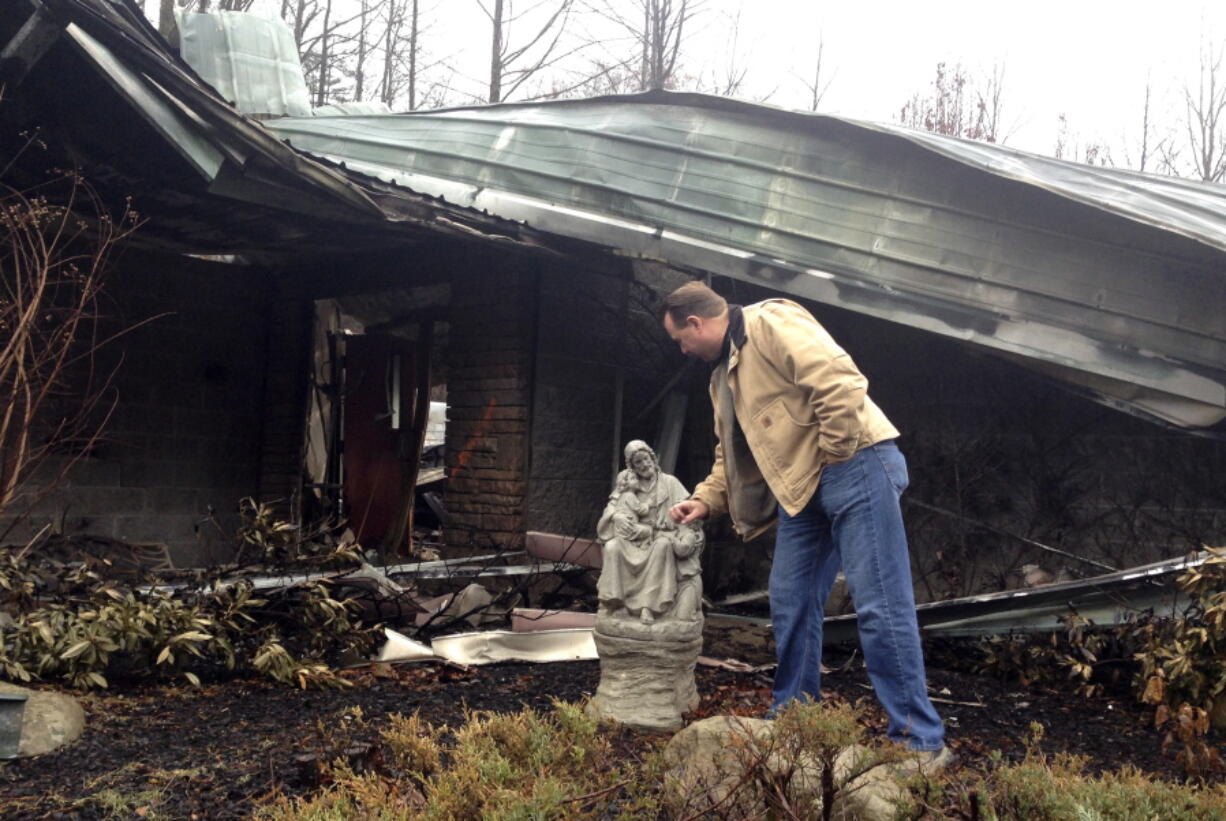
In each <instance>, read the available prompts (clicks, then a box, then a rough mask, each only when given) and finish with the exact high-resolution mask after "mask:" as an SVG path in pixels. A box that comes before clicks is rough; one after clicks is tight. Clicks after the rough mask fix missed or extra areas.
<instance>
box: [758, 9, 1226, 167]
mask: <svg viewBox="0 0 1226 821" xmlns="http://www.w3.org/2000/svg"><path fill="white" fill-rule="evenodd" d="M753 9H754V18H755V23H757V24H758V25H757V26H755V28H757V32H756V33H755V37H756V38H758V39H757V42H758V43H759V44H760V45H759V47H758V48H757V49H756V50H755V52H756V53H758V54H761V55H770V56H771V57H773V58H774V61H775V66H776V67H775V68H774V69H773V71H775V72H779V71H784V72H787V71H788V70H789V67H791V66H803V65H806V64H807V63H808V62H809V61H810V60H811V59H812V57H811V56H809V55H811V53H812V45H811V42H812V41H813V40H815V39H816V32H818V31H821V32H822V33H823V38H824V41H825V60H824V62H828V63H829V64H830V66H831V68H832V70H834V71H835V72H837V73H836V74H835V75H834V79H833V82H832V84H831V86H830V90H829V92H828V93H827V95H826V97H825V99H824V101H823V103H824V105H823V108H825V109H826V110H827V111H828V112H830V113H842V114H846V115H847V116H853V117H861V118H866V119H876V120H881V119H885V120H892V119H895V118H896V117H897V113H898V110H899V108H900V107H901V106H902V104H903V102H905V101H906V100H907V99H908V97H909V96H910V95H911V94H912V93H914V92H916V91H922V90H923V89H924V87H925V86H926V85H928V84H929V83H931V81H932V78H933V76H934V73H935V66H936V64H937V63H938V62H939V61H945V62H947V63H957V62H960V63H962V65H964V66H965V67H966V68H967V69H968V70H969V71H970V73H971V74H972V76H976V77H978V76H980V75H982V74H983V73H984V72H987V71H990V70H991V68H992V66H993V64H1001V65H1003V66H1004V68H1005V83H1004V88H1005V96H1004V100H1005V114H1006V120H1007V121H1008V122H1009V123H1010V124H1013V125H1015V126H1016V130H1015V131H1014V134H1013V137H1012V138H1011V139H1009V141H1008V142H1009V144H1010V145H1014V146H1016V147H1019V148H1025V149H1028V150H1032V151H1039V152H1042V153H1050V152H1051V151H1052V149H1053V148H1054V145H1055V137H1056V130H1057V117H1058V115H1059V114H1060V113H1064V114H1065V115H1066V116H1067V118H1068V121H1069V127H1070V129H1071V131H1073V132H1075V133H1076V134H1078V135H1079V136H1080V138H1081V139H1082V140H1086V141H1103V142H1106V143H1107V144H1108V145H1111V146H1113V147H1114V146H1115V145H1117V144H1119V142H1120V141H1121V140H1122V139H1123V138H1124V137H1125V135H1126V134H1127V135H1128V136H1129V137H1131V136H1132V134H1133V132H1136V134H1137V136H1138V137H1139V131H1140V123H1141V114H1142V107H1143V102H1144V93H1145V83H1146V76H1147V74H1148V75H1149V76H1150V77H1151V78H1152V85H1153V95H1154V100H1153V101H1152V103H1151V107H1153V108H1154V109H1155V111H1154V114H1156V115H1158V116H1157V120H1158V121H1159V122H1166V123H1169V124H1171V125H1173V123H1174V120H1175V119H1176V114H1177V112H1179V111H1181V110H1182V97H1181V96H1180V94H1181V89H1182V84H1183V83H1184V82H1189V83H1192V82H1194V81H1195V76H1196V71H1197V66H1198V59H1197V54H1198V49H1199V38H1200V35H1201V32H1202V31H1204V33H1205V35H1206V37H1207V38H1213V36H1214V34H1215V33H1217V34H1218V35H1219V36H1218V39H1217V40H1212V39H1211V40H1210V41H1211V42H1217V43H1220V42H1221V37H1220V35H1222V34H1226V19H1224V18H1226V3H1223V2H1220V1H1219V2H1218V3H1205V2H1202V0H1166V2H1162V3H1152V2H1151V3H1140V2H1136V0H1122V2H1101V1H1100V0H1064V1H1063V2H1055V1H1054V0H1025V1H1024V2H1015V3H1008V4H1006V3H998V2H991V0H986V1H985V0H979V1H978V2H974V1H973V0H929V2H894V0H890V1H889V2H875V3H874V2H869V3H863V4H856V3H840V4H834V3H820V2H803V1H802V2H796V0H757V1H756V2H755V3H754V4H753ZM763 68H765V61H763ZM790 93H791V94H795V93H796V91H795V89H794V85H793V87H792V88H791V89H790ZM777 101H778V102H780V103H784V104H786V103H788V102H793V103H795V104H802V103H803V100H802V99H799V98H797V99H794V100H785V99H784V93H783V90H782V89H781V92H780V94H779V95H778V97H777Z"/></svg>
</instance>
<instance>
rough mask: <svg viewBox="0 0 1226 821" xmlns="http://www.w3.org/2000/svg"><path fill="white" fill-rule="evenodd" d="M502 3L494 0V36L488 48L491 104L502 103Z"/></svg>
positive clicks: (499, 0) (501, 0)
mask: <svg viewBox="0 0 1226 821" xmlns="http://www.w3.org/2000/svg"><path fill="white" fill-rule="evenodd" d="M502 2H503V0H494V36H493V38H492V40H493V42H492V44H491V46H490V98H489V101H490V102H491V103H497V102H501V101H502Z"/></svg>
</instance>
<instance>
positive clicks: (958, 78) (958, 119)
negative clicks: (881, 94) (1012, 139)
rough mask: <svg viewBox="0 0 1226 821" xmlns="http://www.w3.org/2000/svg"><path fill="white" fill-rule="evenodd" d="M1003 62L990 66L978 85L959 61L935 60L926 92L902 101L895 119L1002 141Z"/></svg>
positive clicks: (953, 134) (947, 132) (938, 131)
mask: <svg viewBox="0 0 1226 821" xmlns="http://www.w3.org/2000/svg"><path fill="white" fill-rule="evenodd" d="M1004 79H1005V69H1004V66H1003V65H999V64H997V65H995V66H993V67H992V71H991V73H990V74H987V75H985V77H984V79H983V80H982V82H981V83H980V86H979V87H976V86H975V83H974V82H973V81H972V80H971V78H970V75H969V74H968V73H967V71H966V69H965V68H963V67H962V66H961V65H959V64H954V65H953V66H952V67H947V66H946V64H945V63H943V62H942V63H937V68H936V76H935V77H934V78H933V80H932V86H931V90H930V91H929V92H928V93H927V94H920V93H916V94H915V95H914V96H912V98H911V99H910V100H908V101H907V102H906V103H904V104H903V106H902V109H901V110H900V111H899V114H898V120H899V122H901V123H902V124H903V125H906V126H909V127H911V128H915V129H919V130H921V131H932V132H934V133H936V134H945V135H948V136H951V137H965V138H966V139H970V140H982V141H983V142H988V143H995V142H1004V141H1005V140H1006V139H1008V134H1007V133H1004V132H1003V110H1004V101H1003V98H1004Z"/></svg>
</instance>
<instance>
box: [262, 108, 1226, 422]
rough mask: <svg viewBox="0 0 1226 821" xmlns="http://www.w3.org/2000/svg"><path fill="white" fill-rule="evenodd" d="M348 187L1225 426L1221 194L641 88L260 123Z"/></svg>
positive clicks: (1225, 236)
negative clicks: (425, 198) (585, 246)
mask: <svg viewBox="0 0 1226 821" xmlns="http://www.w3.org/2000/svg"><path fill="white" fill-rule="evenodd" d="M268 126H269V128H270V129H272V130H273V131H274V132H275V133H278V134H280V135H282V136H284V137H286V138H288V139H289V140H290V142H291V144H292V145H294V146H295V147H297V148H299V149H301V150H304V151H306V152H308V153H311V154H315V155H318V156H322V157H326V158H328V159H330V160H333V161H335V162H342V163H344V164H345V165H346V167H347V168H348V169H349V170H351V171H354V172H360V173H363V174H370V175H373V176H376V177H379V178H381V179H384V180H387V181H394V182H396V183H398V184H401V185H404V186H407V187H409V188H411V189H413V190H415V191H420V192H425V193H430V194H433V195H437V196H443V197H445V198H447V199H448V200H450V201H452V202H456V203H458V204H461V205H466V206H470V207H474V208H480V209H483V210H487V211H489V212H490V213H493V214H496V215H499V216H503V217H506V218H510V219H519V220H524V221H526V222H528V223H529V224H530V225H532V226H534V227H536V228H539V229H541V230H544V231H549V232H554V233H558V234H563V235H566V236H571V237H577V238H580V239H585V240H590V241H595V242H598V243H601V244H603V245H606V246H608V247H611V248H615V249H617V250H618V251H619V252H622V253H630V254H635V255H639V256H643V257H649V258H653V259H660V260H664V261H666V262H670V263H672V264H675V265H681V266H690V267H693V268H700V269H705V270H710V271H714V272H717V273H723V274H727V275H730V276H734V277H738V278H741V279H745V280H750V281H755V282H758V283H760V284H764V285H767V286H769V287H772V288H774V289H777V290H780V291H783V292H786V293H791V294H794V295H797V296H801V297H806V298H810V299H814V300H817V301H820V302H826V303H829V304H834V305H839V306H842V307H845V308H849V309H851V310H855V311H859V312H862V313H867V314H871V315H874V316H879V317H883V318H886V319H890V320H893V321H897V322H901V323H904V324H908V325H911V326H914V327H918V328H922V329H925V330H930V331H934V332H937V333H941V334H944V335H946V336H951V337H954V338H958V339H962V340H965V341H968V342H972V343H975V344H978V345H981V346H984V347H987V348H990V349H994V350H996V351H999V352H1002V353H1006V354H1009V355H1012V356H1014V357H1019V358H1020V359H1021V360H1023V361H1025V362H1033V363H1036V364H1037V365H1039V366H1041V369H1044V370H1045V371H1046V372H1049V373H1053V374H1055V375H1057V376H1059V377H1060V378H1062V379H1065V380H1067V381H1071V382H1073V383H1075V384H1077V385H1079V386H1080V387H1081V388H1083V389H1085V390H1087V391H1089V392H1091V393H1093V394H1094V395H1096V396H1100V397H1106V398H1107V401H1110V402H1112V403H1122V404H1125V405H1127V406H1128V407H1130V408H1131V409H1133V410H1134V411H1140V412H1142V413H1145V414H1148V415H1150V416H1155V417H1158V418H1162V419H1165V420H1166V421H1170V422H1174V423H1176V424H1182V425H1185V426H1191V427H1207V426H1210V425H1213V424H1215V423H1217V422H1218V421H1220V420H1221V419H1222V418H1224V417H1226V366H1224V365H1223V363H1226V311H1223V310H1222V307H1223V306H1224V305H1226V276H1224V275H1223V262H1224V261H1226V255H1224V254H1223V251H1224V250H1226V196H1223V194H1222V189H1221V187H1220V186H1211V185H1207V184H1195V183H1189V182H1187V181H1180V180H1167V179H1165V178H1156V177H1149V176H1145V175H1139V174H1133V173H1130V172H1118V171H1113V170H1108V169H1098V168H1090V167H1083V166H1077V165H1075V164H1072V163H1063V162H1060V161H1058V160H1051V159H1048V158H1042V157H1036V156H1033V155H1028V154H1025V153H1023V152H1018V151H1014V150H1011V149H1006V148H1002V147H999V146H991V145H985V144H978V143H968V142H966V141H963V140H956V139H951V138H942V137H940V136H938V135H929V134H919V133H916V132H910V131H908V130H906V129H902V128H899V127H894V126H885V125H875V124H866V123H858V122H853V121H849V120H842V119H837V118H832V117H824V116H815V115H807V114H799V113H795V112H786V111H782V110H779V109H773V108H767V107H764V106H753V105H749V104H745V103H738V102H735V101H728V100H723V99H719V98H711V97H705V96H702V95H692V94H668V93H659V92H656V93H653V94H649V95H636V96H631V97H614V98H603V99H596V100H587V101H569V102H563V103H550V104H531V105H506V106H491V107H484V108H475V109H456V110H449V111H439V112H428V113H418V114H410V115H392V116H379V117H333V118H326V119H284V120H278V121H273V122H270V123H269V124H268Z"/></svg>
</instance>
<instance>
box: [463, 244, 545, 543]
mask: <svg viewBox="0 0 1226 821" xmlns="http://www.w3.org/2000/svg"><path fill="white" fill-rule="evenodd" d="M537 288H538V284H537V273H536V271H535V270H534V269H532V268H523V267H511V266H507V265H499V266H491V268H490V269H487V270H485V271H480V272H467V273H457V274H456V276H455V278H454V279H453V281H452V290H451V293H452V299H451V306H450V309H449V314H448V325H449V328H448V334H447V405H448V409H447V446H446V451H447V490H446V507H447V512H448V514H449V516H450V517H451V521H450V523H449V524H448V526H446V527H445V528H444V530H443V538H444V540H445V541H446V543H447V544H448V545H451V546H456V547H473V548H476V549H481V550H486V549H491V548H500V547H504V548H518V547H521V546H522V545H523V534H524V531H525V529H526V527H525V517H524V500H525V497H526V495H527V492H528V481H527V480H528V442H529V428H530V426H529V410H530V408H531V402H532V377H533V347H534V340H535V334H536V323H537Z"/></svg>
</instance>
